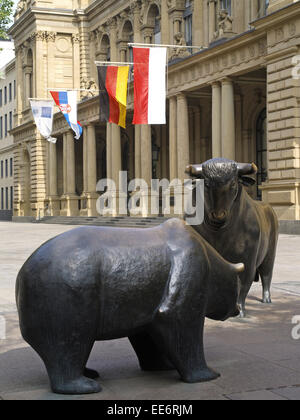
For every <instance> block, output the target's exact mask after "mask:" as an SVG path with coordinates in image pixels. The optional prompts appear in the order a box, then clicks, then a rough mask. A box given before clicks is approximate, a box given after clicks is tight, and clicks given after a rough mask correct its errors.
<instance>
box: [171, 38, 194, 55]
mask: <svg viewBox="0 0 300 420" xmlns="http://www.w3.org/2000/svg"><path fill="white" fill-rule="evenodd" d="M174 41H175V44H176V45H178V47H179V48H174V50H173V54H172V56H171V58H172V59H174V58H177V57H178V58H184V57H188V56H189V55H190V54H189V52H188V51H187V48H188V47H187V45H186V40H185V37H184V35H183V33H181V32H178V33H177V34H176V35H175V36H174ZM181 47H187V48H181Z"/></svg>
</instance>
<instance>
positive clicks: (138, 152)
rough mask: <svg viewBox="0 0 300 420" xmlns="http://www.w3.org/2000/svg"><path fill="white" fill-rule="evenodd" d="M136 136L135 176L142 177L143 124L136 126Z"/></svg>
mask: <svg viewBox="0 0 300 420" xmlns="http://www.w3.org/2000/svg"><path fill="white" fill-rule="evenodd" d="M134 133H135V135H134V138H135V156H134V161H135V163H134V166H135V178H141V176H142V168H141V166H142V165H141V157H142V156H141V126H140V125H135V126H134Z"/></svg>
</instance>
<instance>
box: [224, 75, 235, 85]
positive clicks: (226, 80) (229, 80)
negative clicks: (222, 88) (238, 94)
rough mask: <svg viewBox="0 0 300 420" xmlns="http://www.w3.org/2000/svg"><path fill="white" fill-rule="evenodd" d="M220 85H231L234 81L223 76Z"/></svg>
mask: <svg viewBox="0 0 300 420" xmlns="http://www.w3.org/2000/svg"><path fill="white" fill-rule="evenodd" d="M221 83H222V85H226V84H227V85H233V83H234V81H233V79H232V78H231V77H224V79H222V80H221Z"/></svg>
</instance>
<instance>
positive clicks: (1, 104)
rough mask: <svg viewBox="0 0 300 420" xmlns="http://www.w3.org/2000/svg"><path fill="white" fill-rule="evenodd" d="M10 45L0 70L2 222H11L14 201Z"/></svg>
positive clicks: (13, 78)
mask: <svg viewBox="0 0 300 420" xmlns="http://www.w3.org/2000/svg"><path fill="white" fill-rule="evenodd" d="M10 44H11V45H10V48H9V52H8V53H7V50H6V49H3V50H2V52H0V62H2V64H4V63H5V61H9V62H8V63H7V64H6V65H4V66H3V67H2V68H0V220H11V217H12V210H13V200H14V199H13V197H14V192H13V188H14V179H13V172H14V163H13V161H14V138H13V136H12V135H11V133H10V130H12V129H13V115H14V113H15V108H16V100H15V99H16V63H15V60H14V59H12V57H13V55H14V54H13V43H10ZM2 53H3V56H2Z"/></svg>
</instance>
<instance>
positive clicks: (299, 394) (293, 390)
mask: <svg viewBox="0 0 300 420" xmlns="http://www.w3.org/2000/svg"><path fill="white" fill-rule="evenodd" d="M273 392H274V393H275V394H277V395H279V396H281V397H284V398H287V399H288V400H291V401H299V400H300V386H297V387H296V386H291V387H288V388H281V389H276V390H274V391H273Z"/></svg>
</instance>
